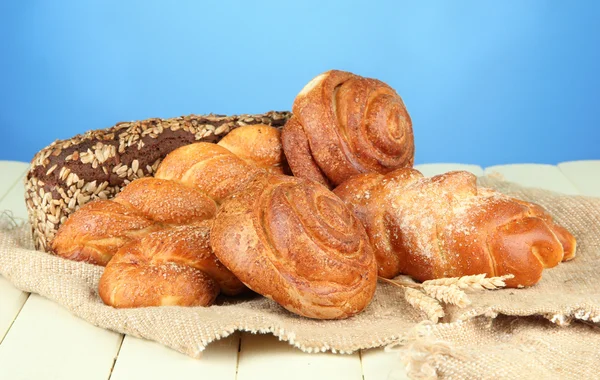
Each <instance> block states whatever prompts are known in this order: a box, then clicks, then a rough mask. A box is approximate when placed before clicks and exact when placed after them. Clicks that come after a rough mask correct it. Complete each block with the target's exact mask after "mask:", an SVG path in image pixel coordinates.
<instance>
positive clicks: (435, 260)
mask: <svg viewBox="0 0 600 380" xmlns="http://www.w3.org/2000/svg"><path fill="white" fill-rule="evenodd" d="M334 192H335V193H336V194H337V195H338V196H339V197H340V198H342V199H343V200H344V201H345V202H346V204H347V205H348V206H349V207H350V208H351V209H352V210H353V211H354V213H355V215H356V216H357V217H358V218H359V219H360V220H361V222H362V223H363V224H364V225H365V228H366V230H367V234H368V235H369V239H370V241H371V244H372V246H373V248H374V251H375V256H376V258H377V262H378V272H379V275H380V276H382V277H386V278H392V277H394V276H396V275H397V274H399V273H404V274H408V275H410V276H412V277H414V278H415V279H417V280H419V281H424V280H430V279H434V278H442V277H458V276H465V275H472V274H480V273H485V274H487V275H488V276H502V275H507V274H513V275H514V276H515V277H514V278H513V279H511V280H508V281H507V285H508V286H510V287H517V286H530V285H533V284H535V283H537V282H538V281H539V280H540V278H541V276H542V270H543V269H544V268H551V267H554V266H556V265H557V264H558V263H560V262H561V261H563V260H568V259H571V258H573V257H574V255H575V248H576V242H575V239H574V238H573V236H572V235H571V234H570V233H569V232H568V231H567V230H566V229H564V228H563V227H560V226H558V225H556V224H555V223H554V222H553V221H552V218H551V217H550V215H549V214H548V213H547V212H546V211H545V210H544V209H543V208H542V207H540V206H538V205H535V204H532V203H528V202H524V201H521V200H517V199H514V198H510V197H508V196H505V195H503V194H500V193H498V192H496V191H493V190H490V189H486V188H481V187H478V186H477V184H476V177H475V176H474V175H472V174H470V173H467V172H450V173H446V174H443V175H438V176H435V177H432V178H424V177H423V175H422V174H421V173H420V172H418V171H416V170H414V169H398V170H396V171H393V172H391V173H388V174H386V175H381V174H365V175H359V176H356V177H354V178H352V179H350V180H349V181H347V182H345V183H343V184H342V185H340V186H339V187H338V188H337V189H335V191H334Z"/></svg>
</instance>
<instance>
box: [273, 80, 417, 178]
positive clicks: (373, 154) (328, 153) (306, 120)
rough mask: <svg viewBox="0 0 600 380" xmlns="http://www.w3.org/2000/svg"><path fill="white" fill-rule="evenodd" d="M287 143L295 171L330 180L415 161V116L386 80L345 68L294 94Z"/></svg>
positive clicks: (285, 131)
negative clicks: (296, 94)
mask: <svg viewBox="0 0 600 380" xmlns="http://www.w3.org/2000/svg"><path fill="white" fill-rule="evenodd" d="M281 138H282V143H283V149H284V151H285V155H286V157H287V160H288V163H289V165H290V168H291V170H292V172H293V173H294V175H295V176H297V177H302V178H308V179H311V180H313V181H317V182H319V183H322V184H324V185H326V186H330V187H331V186H335V185H338V184H340V183H342V182H344V181H345V180H347V179H348V178H350V177H351V176H353V175H356V174H360V173H368V172H378V173H387V172H389V171H391V170H394V169H397V168H400V167H412V165H413V161H414V151H415V148H414V138H413V131H412V121H411V119H410V116H409V115H408V112H407V111H406V107H405V106H404V103H403V102H402V99H401V98H400V96H398V94H397V93H396V92H395V91H394V90H393V89H392V88H391V87H390V86H388V85H387V84H385V83H383V82H381V81H379V80H376V79H369V78H363V77H360V76H358V75H354V74H352V73H348V72H344V71H336V70H332V71H328V72H326V73H323V74H321V75H319V76H317V77H316V78H314V79H313V80H311V81H310V82H309V83H308V84H307V85H306V86H305V87H304V88H303V89H302V91H301V92H300V93H299V94H298V96H297V97H296V99H295V100H294V105H293V116H292V118H291V119H290V120H288V122H287V123H286V125H285V127H284V128H283V132H282V137H281Z"/></svg>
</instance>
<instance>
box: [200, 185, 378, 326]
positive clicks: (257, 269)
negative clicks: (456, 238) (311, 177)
mask: <svg viewBox="0 0 600 380" xmlns="http://www.w3.org/2000/svg"><path fill="white" fill-rule="evenodd" d="M210 239H211V246H212V248H213V250H214V252H215V255H216V256H217V257H218V258H219V260H220V261H221V262H222V263H223V264H224V265H225V266H227V268H229V270H231V271H232V272H233V273H234V274H235V275H236V276H237V277H238V278H239V279H240V280H241V281H242V282H243V283H244V284H245V285H246V286H248V287H249V288H250V289H252V290H254V291H255V292H257V293H260V294H262V295H263V296H266V297H268V298H271V299H273V300H274V301H276V302H278V303H279V304H280V305H282V306H283V307H284V308H286V309H288V310H290V311H292V312H294V313H296V314H299V315H302V316H305V317H309V318H318V319H341V318H347V317H350V316H352V315H354V314H356V313H358V312H360V311H361V310H363V309H364V308H365V307H367V305H368V304H369V303H370V301H371V299H372V297H373V294H374V292H375V287H376V283H377V266H376V261H375V257H374V256H373V252H372V249H371V246H370V244H369V242H368V237H367V235H366V233H365V230H364V228H363V226H362V225H361V224H360V222H359V221H358V220H357V219H356V218H355V217H354V216H353V215H352V213H351V212H350V211H349V210H348V209H347V208H346V206H345V205H344V203H343V202H342V201H341V200H340V199H339V198H338V197H337V196H335V195H334V194H333V193H332V192H330V191H328V190H327V189H326V188H325V187H323V186H321V185H320V184H317V183H315V182H312V181H307V180H303V179H300V178H295V177H288V176H280V175H268V174H263V175H259V176H257V177H256V178H254V180H253V181H252V182H250V184H249V185H248V187H247V188H246V189H245V190H243V191H241V192H239V193H237V194H235V195H233V196H232V197H230V198H228V199H227V200H226V201H225V202H224V203H223V204H222V205H221V207H220V209H219V211H218V213H217V218H216V219H215V221H214V222H213V225H212V228H211V233H210Z"/></svg>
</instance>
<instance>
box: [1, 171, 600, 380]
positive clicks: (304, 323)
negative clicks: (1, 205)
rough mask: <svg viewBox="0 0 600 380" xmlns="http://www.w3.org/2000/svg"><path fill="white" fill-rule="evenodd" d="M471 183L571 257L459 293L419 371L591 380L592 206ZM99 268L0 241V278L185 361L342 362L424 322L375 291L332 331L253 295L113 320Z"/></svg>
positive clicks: (596, 288) (595, 279)
mask: <svg viewBox="0 0 600 380" xmlns="http://www.w3.org/2000/svg"><path fill="white" fill-rule="evenodd" d="M480 183H481V184H482V185H484V186H488V187H492V188H495V189H498V190H500V191H502V192H504V193H507V194H510V195H514V196H517V197H519V198H521V199H525V200H529V201H533V202H536V203H539V204H541V205H542V206H544V207H546V209H548V210H549V211H550V213H551V214H552V215H553V216H554V217H555V219H556V220H557V221H558V222H559V223H560V224H562V225H564V226H565V227H566V228H567V229H569V230H570V231H571V232H572V233H573V234H574V235H575V236H576V238H577V241H578V249H577V257H576V259H575V260H573V261H571V262H567V263H562V264H560V265H559V266H558V267H556V268H553V269H550V270H546V271H545V272H544V276H543V278H542V280H541V281H540V283H538V284H537V285H536V286H534V287H531V288H527V289H503V290H498V291H487V292H478V293H470V298H471V300H472V301H473V303H472V305H471V306H469V307H467V308H465V309H458V308H447V309H446V312H447V316H446V317H445V319H444V320H443V323H440V324H437V325H434V326H427V327H426V330H427V332H428V334H430V336H429V337H428V339H437V340H443V341H445V342H447V343H449V344H451V345H452V347H453V348H452V350H454V352H458V353H460V355H449V354H440V355H429V358H428V360H429V361H430V362H431V363H432V365H433V366H434V367H435V369H436V370H437V373H438V374H439V375H441V376H442V377H448V378H495V379H498V378H534V377H535V378H577V379H589V378H598V377H599V376H600V369H599V368H598V367H600V328H599V327H598V326H600V324H599V322H600V281H599V278H600V275H599V274H598V273H599V272H600V260H599V259H600V198H591V197H582V196H561V195H559V194H556V193H552V192H549V191H544V190H538V189H527V188H523V187H520V186H518V185H515V184H511V183H508V182H503V181H500V180H498V179H495V178H489V177H483V178H480ZM102 269H103V268H101V267H97V266H93V265H89V264H83V263H78V262H72V261H68V260H64V259H61V258H58V257H54V256H51V255H49V254H46V253H43V252H37V251H34V250H32V249H31V238H30V236H29V231H28V230H27V229H26V228H13V229H7V228H4V229H3V230H1V231H0V274H1V275H2V276H4V277H6V278H7V279H8V280H9V281H10V282H12V283H13V284H14V285H15V286H16V287H17V288H19V289H21V290H23V291H27V292H34V293H39V294H41V295H43V296H45V297H47V298H49V299H51V300H53V301H55V302H57V303H59V304H61V305H63V306H64V307H66V308H67V309H68V310H70V311H71V312H72V313H73V314H75V315H77V316H79V317H80V318H83V319H84V320H86V321H88V322H90V323H92V324H94V325H96V326H100V327H103V328H106V329H110V330H114V331H117V332H120V333H125V334H130V335H134V336H137V337H143V338H146V339H150V340H154V341H157V342H159V343H161V344H164V345H166V346H168V347H171V348H173V349H175V350H177V351H180V352H182V353H185V354H187V355H190V356H193V357H199V356H200V353H201V352H202V350H204V348H205V347H206V346H207V345H208V344H209V343H210V342H213V341H215V340H217V339H220V338H223V337H225V336H227V335H229V334H231V333H233V332H234V331H236V330H243V331H251V332H261V333H266V332H270V333H273V334H274V335H276V336H278V337H279V338H280V339H282V340H285V341H288V342H289V343H290V344H292V345H294V346H296V347H298V348H300V349H301V350H303V351H306V352H316V351H332V352H337V353H349V352H353V351H356V350H358V349H365V348H372V347H378V346H383V345H387V344H389V343H391V342H393V341H396V340H398V339H399V338H402V337H403V336H405V334H407V333H408V332H410V331H412V330H411V329H412V328H414V326H415V325H417V323H418V322H420V321H421V320H423V319H424V316H423V315H422V314H421V313H420V312H418V311H416V310H415V309H413V308H412V307H411V306H410V305H409V304H408V303H407V302H406V301H405V300H404V297H403V294H402V292H403V291H402V290H401V289H399V288H397V287H393V286H391V285H387V284H382V283H380V284H379V285H378V291H377V293H376V295H375V298H374V300H373V302H372V303H371V305H370V306H369V307H368V308H367V309H366V310H365V311H364V312H363V313H361V314H359V315H357V316H355V317H353V318H350V319H347V320H343V321H316V320H310V319H306V318H301V317H298V316H296V315H293V314H291V313H289V312H287V311H286V310H284V309H283V308H281V307H279V306H278V305H277V304H275V303H274V302H272V301H270V300H268V299H265V298H262V297H259V296H249V297H246V298H243V299H231V298H229V299H226V298H223V299H220V300H219V302H218V304H217V305H215V306H211V307H207V308H202V307H195V308H183V307H158V308H140V309H126V310H117V309H113V308H111V307H108V306H106V305H104V304H103V303H102V302H101V300H100V298H99V297H98V294H97V291H96V288H97V284H98V280H99V278H100V275H101V274H102ZM499 314H501V316H498V315H499ZM510 316H530V317H526V318H516V317H510ZM495 317H497V318H495ZM493 318H495V319H493ZM553 322H554V323H553ZM567 325H568V327H567ZM420 350H421V351H423V352H425V351H427V350H428V349H427V348H422V347H421V349H420ZM417 351H418V350H417ZM413 353H414V352H413ZM421 353H422V352H421ZM417 354H419V352H417ZM429 354H431V352H430V353H429ZM390 355H393V354H391V353H390ZM405 355H406V353H405Z"/></svg>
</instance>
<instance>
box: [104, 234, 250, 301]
mask: <svg viewBox="0 0 600 380" xmlns="http://www.w3.org/2000/svg"><path fill="white" fill-rule="evenodd" d="M209 231H210V228H209V224H208V223H201V224H196V225H194V224H191V225H184V226H177V227H171V228H166V229H162V230H159V231H156V232H152V233H150V234H147V235H146V236H144V237H143V238H142V239H141V240H140V241H135V242H132V243H129V244H127V245H125V246H123V247H122V248H121V249H120V250H119V251H118V252H117V254H116V255H115V256H114V257H113V259H112V260H111V261H110V262H109V263H108V265H107V266H106V269H105V271H104V273H103V274H102V277H101V278H100V284H99V294H100V297H101V298H102V300H103V301H104V303H106V304H107V305H111V306H114V307H118V308H125V307H141V306H161V305H178V306H207V305H210V304H212V302H213V301H214V299H215V298H216V297H217V295H218V294H219V290H221V291H222V292H223V293H225V294H229V295H234V294H239V293H240V292H242V291H243V290H244V288H245V287H244V285H243V284H242V283H241V282H240V281H239V280H238V279H237V278H236V277H235V276H234V275H233V274H232V273H231V272H230V271H229V270H228V269H227V268H225V267H224V266H223V264H221V263H220V262H219V261H218V260H217V258H216V257H215V255H214V254H213V253H212V250H211V248H210V246H209Z"/></svg>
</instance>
